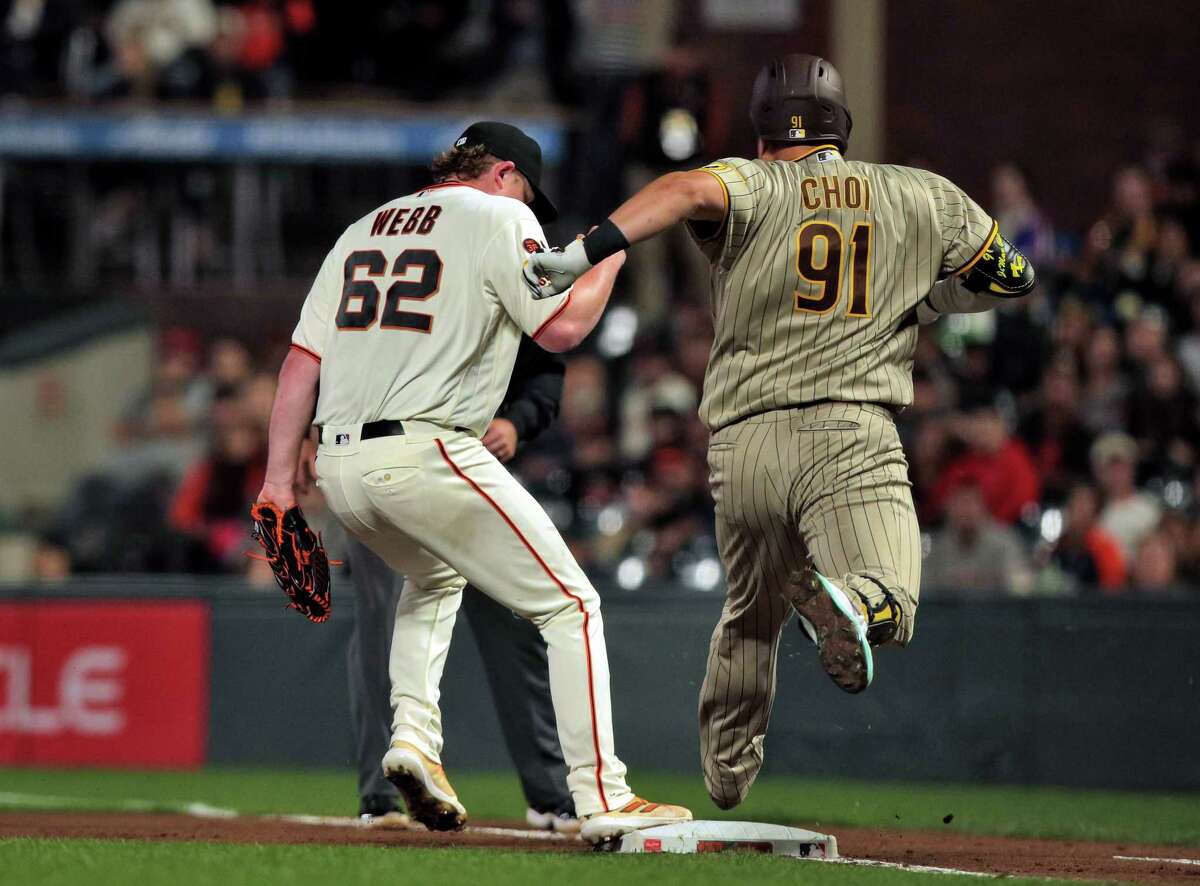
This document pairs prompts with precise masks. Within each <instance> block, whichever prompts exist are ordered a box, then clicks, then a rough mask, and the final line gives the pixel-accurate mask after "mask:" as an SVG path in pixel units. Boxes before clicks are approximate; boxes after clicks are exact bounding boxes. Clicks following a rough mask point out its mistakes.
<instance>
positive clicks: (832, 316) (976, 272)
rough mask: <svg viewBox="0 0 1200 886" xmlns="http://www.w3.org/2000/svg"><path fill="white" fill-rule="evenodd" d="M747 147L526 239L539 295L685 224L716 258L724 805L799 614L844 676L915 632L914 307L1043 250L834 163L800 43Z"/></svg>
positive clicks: (899, 174)
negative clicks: (909, 458)
mask: <svg viewBox="0 0 1200 886" xmlns="http://www.w3.org/2000/svg"><path fill="white" fill-rule="evenodd" d="M751 119H752V122H753V124H754V128H755V131H756V134H757V135H758V158H757V159H754V160H747V159H742V158H737V157H731V158H727V159H724V160H721V161H718V162H716V163H712V164H710V165H708V166H706V167H704V168H703V169H700V170H694V171H692V172H681V173H672V174H669V175H666V176H663V177H662V178H659V179H657V180H656V181H654V182H652V183H651V184H649V185H648V186H647V187H646V188H644V189H643V190H642V191H640V192H639V193H638V194H636V195H634V196H633V197H632V198H631V199H630V200H628V201H627V202H626V203H625V204H624V205H622V206H621V207H620V208H619V209H617V211H616V212H614V213H613V214H612V216H611V217H610V218H608V219H607V220H605V221H604V222H602V223H601V224H600V225H599V226H598V227H597V228H596V229H595V230H594V231H593V232H591V233H590V234H589V235H588V236H587V237H586V238H585V239H583V240H582V241H577V242H575V243H572V244H570V245H569V246H568V247H567V248H566V249H565V250H563V251H562V252H554V253H549V254H539V255H533V256H530V257H529V260H528V262H527V266H526V280H527V282H528V283H529V285H530V287H531V289H532V290H533V292H534V293H535V295H537V296H543V297H545V296H551V295H552V294H553V293H555V292H558V291H560V290H561V288H562V287H565V286H567V285H569V284H570V282H571V281H572V280H574V279H575V277H576V276H577V275H578V274H580V273H582V272H584V271H586V270H587V269H588V268H590V267H591V266H592V265H593V264H595V263H596V262H598V261H600V260H602V259H603V258H604V257H605V256H606V255H609V254H611V253H613V252H615V251H618V250H621V249H624V248H625V247H626V246H628V245H629V243H633V242H637V241H639V240H644V239H646V238H647V237H651V236H654V235H655V234H657V233H659V232H660V231H662V230H665V229H666V228H667V227H669V226H671V225H673V224H675V223H677V222H680V221H687V222H688V223H689V227H690V229H691V231H692V234H693V236H694V237H695V239H696V240H697V241H698V243H699V245H700V248H701V249H702V250H703V251H704V253H705V255H706V256H707V257H708V259H709V261H710V262H711V268H712V311H713V321H714V325H715V339H714V343H713V348H712V353H711V355H710V358H709V364H708V370H707V373H706V376H705V380H704V395H703V399H702V402H701V407H700V413H701V418H703V420H704V421H705V422H706V423H707V425H708V427H709V428H710V430H711V431H712V436H711V440H710V445H709V468H710V482H711V487H712V493H713V498H714V500H715V502H716V516H717V541H718V544H719V547H720V553H721V559H722V562H723V563H724V566H725V570H726V573H727V581H728V597H727V600H726V603H725V608H724V611H723V613H722V615H721V620H720V622H719V623H718V625H717V627H716V630H715V631H714V632H713V636H712V642H711V646H710V649H709V657H708V667H707V674H706V676H705V680H704V685H703V688H702V689H701V694H700V710H699V713H700V745H701V757H702V765H703V769H704V776H705V781H706V784H707V787H708V790H709V794H710V795H711V797H712V799H713V801H714V802H715V803H716V804H717V805H718V806H720V807H722V808H730V807H732V806H736V805H737V804H738V803H740V802H741V801H742V799H744V798H745V796H746V794H747V793H748V791H749V790H750V787H751V785H752V784H753V782H754V779H755V777H756V776H757V774H758V772H759V769H760V768H761V766H762V762H763V741H764V738H765V736H766V731H767V723H768V720H769V719H770V714H771V705H772V702H773V700H774V697H775V684H776V658H777V652H778V646H779V635H780V630H781V629H782V627H783V625H784V624H785V623H786V622H787V620H788V619H789V618H790V616H791V614H792V612H796V613H797V614H798V615H799V617H800V624H801V627H802V628H803V629H804V631H805V633H806V634H807V635H808V636H809V638H810V639H811V640H812V641H813V642H814V643H815V645H816V647H817V649H818V653H819V656H820V660H821V664H822V666H823V667H824V669H825V671H826V672H827V673H828V674H829V675H830V677H831V678H832V679H833V680H834V682H835V683H836V684H837V685H838V686H840V687H841V688H842V689H844V690H846V691H847V692H860V691H862V690H863V689H865V688H866V687H867V686H868V685H869V684H870V682H871V679H872V676H873V673H874V661H873V657H872V653H871V647H872V646H873V645H879V644H882V643H894V644H899V645H903V644H906V643H907V642H908V641H909V640H910V639H911V637H912V633H913V622H914V618H915V615H916V608H917V598H918V591H919V585H920V568H921V552H920V542H919V529H918V526H917V518H916V513H915V511H914V509H913V503H912V496H911V493H910V489H909V481H908V466H907V462H906V460H905V457H904V452H903V450H902V449H901V445H900V439H899V437H898V435H897V433H896V427H895V424H894V421H893V419H894V416H895V414H896V413H897V412H898V411H899V410H900V409H902V408H904V407H905V406H907V405H908V404H909V403H910V402H911V401H912V396H913V384H912V364H913V355H914V351H915V348H916V343H917V326H918V324H919V323H924V322H931V321H933V320H935V319H936V318H937V317H938V316H939V315H940V313H942V312H974V311H983V310H988V309H990V308H992V307H994V306H996V305H997V304H999V303H1000V302H1001V301H1003V300H1004V299H1008V298H1013V297H1016V296H1020V295H1023V294H1024V293H1027V292H1029V290H1030V289H1031V288H1032V287H1033V285H1034V273H1033V268H1032V267H1031V266H1030V265H1029V263H1028V262H1027V261H1026V259H1025V258H1024V256H1022V255H1021V254H1020V253H1019V252H1018V251H1017V250H1016V249H1015V248H1013V246H1012V245H1011V244H1010V243H1009V242H1008V241H1007V240H1006V239H1005V238H1004V237H1003V236H1002V235H1001V234H1000V233H999V232H998V230H997V227H996V223H995V222H994V221H993V220H992V219H991V218H990V217H989V216H988V215H987V214H986V213H985V212H984V211H983V210H982V209H980V208H979V206H978V205H977V204H976V203H975V202H974V201H973V200H971V198H970V197H968V196H967V195H966V194H965V193H963V191H961V190H960V189H959V188H957V187H956V186H955V185H953V184H952V183H950V182H949V181H947V180H946V179H944V178H942V177H940V176H938V175H934V174H933V173H930V172H926V171H924V170H920V169H910V168H905V167H901V166H884V165H877V164H872V163H863V162H858V161H850V160H847V159H845V157H844V156H843V153H844V151H845V149H846V145H847V142H848V139H849V135H850V128H851V120H850V113H849V111H848V110H847V107H846V101H845V96H844V93H843V90H842V83H841V77H840V75H839V74H838V72H837V71H836V70H835V69H834V67H833V65H831V64H830V63H829V62H827V61H825V60H824V59H820V58H817V57H815V56H808V55H790V56H786V57H784V58H783V59H780V60H778V61H774V62H771V63H770V64H768V65H767V66H766V67H765V68H764V69H763V70H762V71H761V72H760V73H759V76H758V79H757V80H756V82H755V85H754V92H753V98H752V106H751Z"/></svg>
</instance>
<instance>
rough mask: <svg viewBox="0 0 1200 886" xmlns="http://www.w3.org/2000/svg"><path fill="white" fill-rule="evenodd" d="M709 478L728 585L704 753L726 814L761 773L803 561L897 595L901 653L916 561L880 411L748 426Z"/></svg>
mask: <svg viewBox="0 0 1200 886" xmlns="http://www.w3.org/2000/svg"><path fill="white" fill-rule="evenodd" d="M709 468H710V480H711V484H712V491H713V498H714V500H715V502H716V509H717V541H718V544H719V546H720V551H721V559H722V561H723V562H724V564H725V569H726V572H727V574H728V583H729V584H728V597H727V599H726V601H725V608H724V611H723V612H722V615H721V620H720V621H719V622H718V624H717V627H716V630H715V631H714V632H713V636H712V640H711V642H710V645H709V655H708V668H707V674H706V676H705V679H704V686H703V688H702V689H701V693H700V748H701V762H702V766H703V769H704V777H705V782H706V784H707V786H708V790H709V793H710V795H711V796H712V798H713V800H714V802H715V803H716V804H717V805H718V806H721V807H722V808H729V807H731V806H735V805H737V803H739V802H741V800H742V799H743V798H744V797H745V795H746V793H747V791H749V789H750V786H751V784H753V782H754V778H755V776H756V775H757V774H758V769H759V767H760V766H761V765H762V760H763V738H764V736H765V735H766V731H767V722H768V720H769V719H770V715H771V704H772V702H773V700H774V697H775V681H776V673H775V671H776V659H777V652H778V646H779V633H780V630H781V629H782V628H783V626H784V624H785V623H786V622H787V620H788V619H789V618H790V616H791V614H792V607H791V604H790V596H791V586H792V580H791V576H793V575H794V574H795V573H797V572H798V571H799V570H800V569H802V568H803V567H804V565H805V557H806V555H811V556H812V558H813V561H814V563H815V565H816V567H817V569H818V571H820V572H821V573H822V574H823V575H826V576H830V577H831V578H834V579H835V580H838V582H839V584H841V585H842V586H843V587H845V588H847V589H854V590H858V591H861V592H863V593H864V594H865V595H866V596H867V597H868V598H870V599H872V600H875V599H878V598H879V597H880V590H879V586H878V585H877V584H875V581H878V582H880V583H882V584H883V585H884V586H885V587H887V588H889V589H890V590H891V591H892V593H893V595H894V597H895V599H896V601H897V603H899V605H900V607H901V609H902V610H903V612H904V619H903V622H902V627H901V634H900V636H898V637H897V642H901V643H906V642H908V640H909V638H910V637H911V635H912V625H913V619H914V616H915V611H916V605H917V595H918V588H919V586H920V570H921V551H920V534H919V529H918V526H917V518H916V512H915V511H914V509H913V504H912V497H911V495H910V493H909V482H908V465H907V462H906V461H905V458H904V452H903V450H902V449H901V446H900V439H899V437H898V436H897V433H896V428H895V424H894V423H893V421H892V416H891V413H889V412H888V411H887V410H886V409H884V408H882V407H879V406H874V405H857V404H851V403H825V404H819V405H815V406H809V407H804V408H799V409H786V410H777V411H772V412H767V413H763V414H761V415H757V416H753V417H752V418H749V419H746V420H745V421H742V422H738V423H737V424H735V425H732V426H730V427H728V428H725V429H724V430H721V431H718V432H717V433H715V434H714V435H713V438H712V442H711V444H710V448H709ZM872 579H873V580H874V581H872Z"/></svg>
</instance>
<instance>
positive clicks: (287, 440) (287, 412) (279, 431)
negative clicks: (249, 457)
mask: <svg viewBox="0 0 1200 886" xmlns="http://www.w3.org/2000/svg"><path fill="white" fill-rule="evenodd" d="M320 379H321V366H320V364H319V363H317V362H316V361H315V360H313V359H312V358H311V357H309V356H306V355H304V354H300V353H298V352H297V351H295V350H292V351H289V352H288V355H287V357H286V358H285V359H284V361H283V366H282V367H281V368H280V370H279V387H278V388H277V389H276V391H275V404H274V406H272V407H271V424H270V430H269V431H268V437H267V473H266V481H265V483H264V484H263V485H264V487H270V488H272V489H276V490H283V489H287V490H290V489H291V488H292V487H293V485H294V484H295V482H296V466H297V464H298V463H299V458H300V445H301V443H303V441H304V438H305V436H307V434H308V428H309V426H310V425H311V424H312V420H313V413H314V412H315V411H316V405H317V387H318V384H319V383H320Z"/></svg>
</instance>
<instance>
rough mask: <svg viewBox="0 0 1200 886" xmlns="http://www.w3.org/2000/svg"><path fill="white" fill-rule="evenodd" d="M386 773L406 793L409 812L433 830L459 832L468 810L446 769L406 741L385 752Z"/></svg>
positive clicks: (388, 778)
mask: <svg viewBox="0 0 1200 886" xmlns="http://www.w3.org/2000/svg"><path fill="white" fill-rule="evenodd" d="M383 775H384V777H385V778H386V779H387V780H388V781H390V782H391V783H392V784H394V785H395V786H396V788H397V790H399V791H400V793H401V794H403V795H404V803H405V805H406V806H407V807H408V814H409V815H411V816H412V817H413V818H414V819H416V820H417V821H419V822H420V823H421V824H423V825H425V827H427V828H429V830H431V831H460V830H462V829H463V827H464V826H465V825H466V823H467V810H466V809H464V808H463V805H462V803H460V802H458V795H457V794H455V793H454V788H452V787H451V786H450V781H449V779H447V778H446V770H444V769H443V768H442V767H441V765H440V764H438V763H434V762H433V761H432V760H430V759H429V758H428V757H426V756H425V755H424V754H423V753H421V751H419V750H418V749H417V748H416V747H415V746H414V745H411V744H409V743H408V742H406V741H394V742H392V746H391V748H389V749H388V752H387V753H386V754H384V755H383Z"/></svg>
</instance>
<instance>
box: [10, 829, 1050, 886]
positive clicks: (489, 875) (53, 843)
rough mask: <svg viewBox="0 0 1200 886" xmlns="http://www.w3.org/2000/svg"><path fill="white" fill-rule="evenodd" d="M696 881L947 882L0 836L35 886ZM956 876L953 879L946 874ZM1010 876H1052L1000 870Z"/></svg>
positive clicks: (411, 852) (675, 865)
mask: <svg viewBox="0 0 1200 886" xmlns="http://www.w3.org/2000/svg"><path fill="white" fill-rule="evenodd" d="M634 878H636V881H637V882H641V883H654V884H655V886H672V884H679V886H699V884H705V883H713V884H728V883H753V884H768V886H769V884H773V883H781V884H783V883H787V884H797V883H803V884H817V883H820V884H834V886H838V884H843V883H845V884H859V883H862V884H867V886H893V884H895V886H916V884H918V883H921V882H927V881H930V880H932V881H933V882H942V883H948V882H952V879H948V878H946V877H944V876H941V875H923V874H915V873H909V872H905V871H896V870H881V869H874V868H861V867H840V866H835V865H824V864H820V863H818V862H801V861H796V860H794V859H786V858H771V857H768V856H756V855H722V856H703V855H689V856H672V857H664V856H657V857H656V856H645V855H642V856H614V855H540V854H536V853H522V852H500V851H495V850H483V849H454V850H446V849H406V850H403V854H402V855H401V853H400V852H399V851H393V850H388V849H380V848H379V847H368V846H244V845H243V846H239V845H217V844H207V843H169V842H161V843H135V842H127V841H113V840H26V839H19V840H0V884H14V886H15V884H18V883H19V884H36V886H79V884H81V883H86V884H88V886H127V884H129V883H136V884H138V886H158V884H170V886H182V884H186V886H238V884H254V886H259V884H266V883H270V884H294V886H310V884H311V886H327V884H339V886H352V884H360V883H361V884H371V886H383V884H392V883H396V884H404V886H423V884H427V883H428V884H438V886H442V884H446V886H449V884H457V883H464V884H466V883H470V884H488V886H493V884H494V886H507V884H514V886H516V884H521V886H525V884H540V883H569V884H571V886H590V884H597V886H612V884H613V883H620V882H629V881H631V880H633V879H634ZM953 879H954V880H957V879H958V878H953ZM1005 882H1006V883H1012V884H1038V883H1059V884H1061V883H1062V881H1055V880H1037V879H1008V878H1005Z"/></svg>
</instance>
